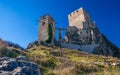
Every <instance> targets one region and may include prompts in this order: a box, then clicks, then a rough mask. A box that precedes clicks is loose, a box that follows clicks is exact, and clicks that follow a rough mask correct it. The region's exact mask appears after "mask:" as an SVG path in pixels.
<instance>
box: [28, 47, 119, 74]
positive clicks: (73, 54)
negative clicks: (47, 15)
mask: <svg viewBox="0 0 120 75" xmlns="http://www.w3.org/2000/svg"><path fill="white" fill-rule="evenodd" d="M26 56H27V57H28V58H29V60H31V61H35V62H36V63H38V65H39V67H40V70H41V72H42V74H43V75H120V72H119V70H120V59H118V58H114V57H110V56H108V57H105V56H102V55H93V54H88V53H85V52H81V51H78V50H70V49H66V48H59V47H48V46H37V47H36V48H33V49H31V50H28V51H27V52H26Z"/></svg>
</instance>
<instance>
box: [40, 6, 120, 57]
mask: <svg viewBox="0 0 120 75" xmlns="http://www.w3.org/2000/svg"><path fill="white" fill-rule="evenodd" d="M68 20H69V26H68V27H67V28H55V21H54V19H53V18H52V17H51V16H50V15H45V16H42V17H41V18H40V23H39V26H40V27H39V34H38V42H39V43H47V44H51V45H56V35H55V32H56V31H55V30H56V29H57V30H59V40H58V41H57V43H59V46H60V47H63V48H69V49H75V50H80V51H84V52H88V53H94V54H102V55H106V56H109V55H110V56H117V57H119V56H120V55H119V48H117V47H116V46H115V45H114V44H112V43H111V42H110V41H109V40H107V38H106V37H105V36H104V35H103V34H102V33H100V32H99V30H98V28H97V26H96V23H95V22H93V21H92V20H91V18H90V16H89V14H88V13H87V12H86V11H85V10H84V9H83V8H80V9H78V10H75V11H74V12H72V13H71V14H69V15H68ZM62 30H66V34H65V38H64V39H61V37H62V36H61V34H62V33H61V31H62Z"/></svg>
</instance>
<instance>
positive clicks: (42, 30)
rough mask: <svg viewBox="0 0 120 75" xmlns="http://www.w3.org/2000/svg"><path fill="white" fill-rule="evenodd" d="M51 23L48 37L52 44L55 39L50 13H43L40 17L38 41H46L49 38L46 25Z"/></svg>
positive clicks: (53, 22)
mask: <svg viewBox="0 0 120 75" xmlns="http://www.w3.org/2000/svg"><path fill="white" fill-rule="evenodd" d="M49 25H51V27H52V38H51V39H50V40H51V42H50V44H54V41H55V37H56V36H55V21H54V19H53V18H52V17H51V16H50V15H44V16H42V17H41V18H40V23H39V32H38V42H39V43H41V42H46V40H48V38H49V30H48V27H49Z"/></svg>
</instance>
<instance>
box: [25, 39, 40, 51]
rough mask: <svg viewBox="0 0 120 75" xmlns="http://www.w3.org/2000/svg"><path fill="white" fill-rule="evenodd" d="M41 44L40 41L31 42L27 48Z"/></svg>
mask: <svg viewBox="0 0 120 75" xmlns="http://www.w3.org/2000/svg"><path fill="white" fill-rule="evenodd" d="M38 45H39V43H38V41H35V42H31V43H29V44H28V46H27V49H34V48H36V47H37V46H38Z"/></svg>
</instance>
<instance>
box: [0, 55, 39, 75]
mask: <svg viewBox="0 0 120 75" xmlns="http://www.w3.org/2000/svg"><path fill="white" fill-rule="evenodd" d="M0 75H40V70H39V67H38V65H37V64H36V63H34V62H29V61H26V58H25V56H19V57H17V58H9V57H2V58H0Z"/></svg>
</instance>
